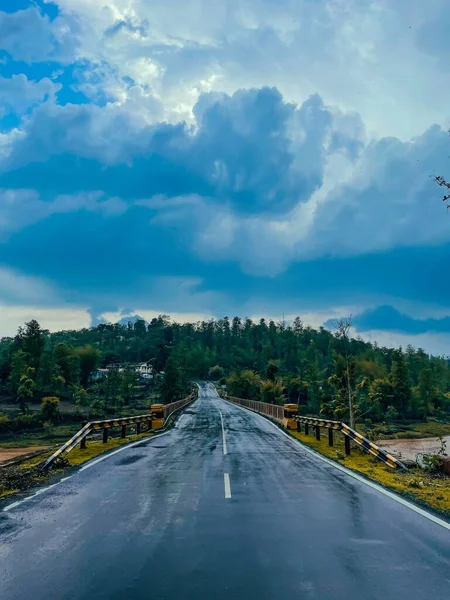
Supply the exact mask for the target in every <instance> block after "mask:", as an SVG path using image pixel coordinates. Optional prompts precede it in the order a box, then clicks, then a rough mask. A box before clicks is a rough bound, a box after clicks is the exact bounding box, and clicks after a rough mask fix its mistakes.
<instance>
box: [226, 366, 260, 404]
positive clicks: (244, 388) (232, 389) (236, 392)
mask: <svg viewBox="0 0 450 600" xmlns="http://www.w3.org/2000/svg"><path fill="white" fill-rule="evenodd" d="M261 383H262V379H261V377H260V376H259V375H258V374H257V373H255V372H254V371H250V370H245V371H235V372H234V373H232V374H231V375H230V377H228V379H227V380H226V385H227V390H228V393H229V394H230V396H235V397H237V398H247V399H248V400H260V396H261Z"/></svg>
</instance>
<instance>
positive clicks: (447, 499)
mask: <svg viewBox="0 0 450 600" xmlns="http://www.w3.org/2000/svg"><path fill="white" fill-rule="evenodd" d="M290 433H291V435H293V436H294V437H295V438H297V439H298V440H300V441H301V442H302V443H304V444H305V445H307V446H309V447H310V448H313V449H314V450H316V451H317V452H320V454H323V455H324V456H327V457H329V458H331V459H333V460H335V461H336V462H338V463H340V464H341V465H344V466H345V467H348V468H349V469H351V470H352V471H356V472H358V473H360V474H361V475H363V476H364V477H367V478H368V479H371V480H372V481H374V482H376V483H379V484H381V485H382V486H384V487H386V488H389V489H390V490H392V491H394V492H397V493H398V494H400V495H401V496H404V497H406V498H408V499H409V500H412V501H413V502H416V503H417V504H421V505H423V506H426V507H428V508H432V509H433V510H435V511H437V512H440V513H442V514H443V515H445V516H447V517H448V516H450V477H445V476H443V475H431V474H429V473H426V472H425V471H423V470H422V469H419V468H414V469H410V470H409V471H407V472H404V471H401V470H400V469H391V468H390V467H388V466H386V465H385V464H384V463H382V462H380V461H379V460H376V459H375V458H373V457H372V456H371V455H369V454H366V453H364V452H362V451H361V450H359V449H353V447H352V451H351V455H350V456H345V449H344V438H343V436H342V435H341V434H337V433H336V432H334V446H333V447H331V448H330V447H329V446H328V436H323V435H322V437H321V439H320V441H318V440H316V439H315V437H314V436H313V435H305V434H304V433H298V432H296V431H291V432H290Z"/></svg>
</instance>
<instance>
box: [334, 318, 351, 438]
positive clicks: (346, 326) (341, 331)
mask: <svg viewBox="0 0 450 600" xmlns="http://www.w3.org/2000/svg"><path fill="white" fill-rule="evenodd" d="M333 326H334V327H335V328H336V333H337V335H338V337H340V338H341V340H342V341H343V346H344V358H345V371H346V379H347V394H348V411H349V420H350V423H349V425H350V427H351V428H352V429H355V410H354V407H353V390H352V384H351V380H350V360H349V355H348V338H349V335H348V334H349V331H350V328H351V326H352V316H351V315H350V316H349V317H347V318H345V319H338V320H337V321H335V322H333Z"/></svg>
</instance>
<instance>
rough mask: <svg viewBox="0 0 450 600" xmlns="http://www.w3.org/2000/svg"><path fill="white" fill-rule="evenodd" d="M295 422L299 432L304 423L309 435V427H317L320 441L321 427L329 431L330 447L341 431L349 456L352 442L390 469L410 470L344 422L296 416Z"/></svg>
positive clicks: (317, 437)
mask: <svg viewBox="0 0 450 600" xmlns="http://www.w3.org/2000/svg"><path fill="white" fill-rule="evenodd" d="M294 420H295V421H296V422H297V431H300V425H301V424H302V423H303V424H304V425H305V433H306V434H308V433H309V428H308V426H309V425H312V426H313V427H315V431H316V439H320V428H321V427H324V428H326V429H328V444H329V445H330V446H332V445H333V430H337V431H340V432H341V433H342V434H343V435H344V441H345V453H346V454H347V455H349V454H350V440H351V441H352V442H354V443H355V444H357V445H358V446H359V447H360V448H362V449H363V450H365V451H366V452H368V453H369V454H371V455H372V456H374V457H375V458H377V459H378V460H381V461H382V462H384V463H385V464H387V465H388V466H389V467H392V468H393V469H395V468H396V467H400V468H401V469H404V470H405V471H407V470H408V468H407V467H406V465H404V464H403V463H402V461H401V460H399V459H398V458H395V456H392V454H389V453H388V452H386V451H385V450H383V449H382V448H380V447H379V446H377V445H376V444H374V443H373V442H371V441H370V440H368V439H367V438H365V437H364V436H363V435H361V434H360V433H358V432H357V431H355V430H354V429H352V428H351V427H349V426H348V425H347V424H346V423H343V422H342V421H330V420H329V419H318V418H314V417H300V416H295V417H294Z"/></svg>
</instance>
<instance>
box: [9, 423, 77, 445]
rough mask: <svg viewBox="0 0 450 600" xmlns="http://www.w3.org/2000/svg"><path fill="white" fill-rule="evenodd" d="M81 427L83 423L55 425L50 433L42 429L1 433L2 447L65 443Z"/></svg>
mask: <svg viewBox="0 0 450 600" xmlns="http://www.w3.org/2000/svg"><path fill="white" fill-rule="evenodd" d="M80 429H81V423H69V424H64V425H55V427H54V429H53V432H52V433H51V434H49V433H48V432H46V431H45V430H44V428H42V429H35V430H30V431H24V432H15V433H12V432H11V433H1V434H0V447H2V448H27V447H28V446H53V445H55V444H63V443H64V442H65V441H67V440H68V439H69V438H71V437H72V436H73V435H74V434H75V433H76V432H77V431H79V430H80Z"/></svg>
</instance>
